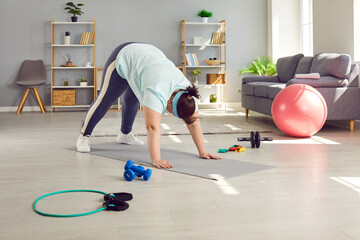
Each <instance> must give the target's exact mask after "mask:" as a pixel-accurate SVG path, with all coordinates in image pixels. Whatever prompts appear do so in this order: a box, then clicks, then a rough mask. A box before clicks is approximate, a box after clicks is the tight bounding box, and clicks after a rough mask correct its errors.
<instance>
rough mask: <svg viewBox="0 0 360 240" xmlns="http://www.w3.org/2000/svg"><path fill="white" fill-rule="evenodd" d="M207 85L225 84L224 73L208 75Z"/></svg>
mask: <svg viewBox="0 0 360 240" xmlns="http://www.w3.org/2000/svg"><path fill="white" fill-rule="evenodd" d="M206 83H207V84H225V74H224V73H208V74H206Z"/></svg>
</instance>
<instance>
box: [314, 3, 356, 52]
mask: <svg viewBox="0 0 360 240" xmlns="http://www.w3.org/2000/svg"><path fill="white" fill-rule="evenodd" d="M353 1H354V0H313V14H314V18H313V19H314V54H316V53H321V52H333V53H347V54H350V55H351V56H352V58H353V57H354V25H353V22H354V15H353V12H354V11H353V6H354V3H353ZM358 14H360V13H358Z"/></svg>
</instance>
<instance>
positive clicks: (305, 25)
mask: <svg viewBox="0 0 360 240" xmlns="http://www.w3.org/2000/svg"><path fill="white" fill-rule="evenodd" d="M312 2H313V0H300V6H301V7H300V9H301V19H300V24H301V48H302V52H303V54H304V55H305V56H312V55H313V9H312V5H313V3H312Z"/></svg>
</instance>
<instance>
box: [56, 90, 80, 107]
mask: <svg viewBox="0 0 360 240" xmlns="http://www.w3.org/2000/svg"><path fill="white" fill-rule="evenodd" d="M75 100H76V97H75V89H66V90H63V89H62V90H55V89H53V96H52V105H54V106H74V105H75V104H76V101H75Z"/></svg>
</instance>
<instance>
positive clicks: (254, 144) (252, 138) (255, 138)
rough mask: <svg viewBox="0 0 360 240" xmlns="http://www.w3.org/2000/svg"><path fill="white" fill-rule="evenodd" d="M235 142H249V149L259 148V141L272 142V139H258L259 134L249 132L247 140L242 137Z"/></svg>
mask: <svg viewBox="0 0 360 240" xmlns="http://www.w3.org/2000/svg"><path fill="white" fill-rule="evenodd" d="M237 140H238V141H239V142H241V141H249V142H250V143H251V148H255V147H256V148H259V147H260V143H261V141H272V140H273V138H271V137H263V138H262V137H260V133H259V132H258V131H256V132H255V133H254V132H253V131H251V132H250V137H249V138H244V137H238V138H237Z"/></svg>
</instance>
